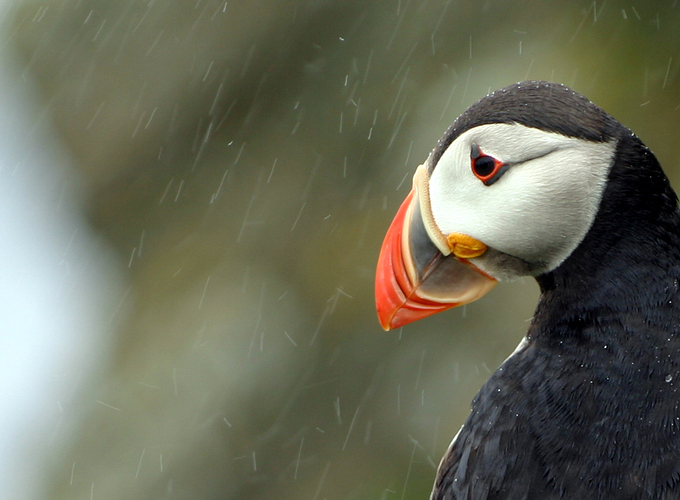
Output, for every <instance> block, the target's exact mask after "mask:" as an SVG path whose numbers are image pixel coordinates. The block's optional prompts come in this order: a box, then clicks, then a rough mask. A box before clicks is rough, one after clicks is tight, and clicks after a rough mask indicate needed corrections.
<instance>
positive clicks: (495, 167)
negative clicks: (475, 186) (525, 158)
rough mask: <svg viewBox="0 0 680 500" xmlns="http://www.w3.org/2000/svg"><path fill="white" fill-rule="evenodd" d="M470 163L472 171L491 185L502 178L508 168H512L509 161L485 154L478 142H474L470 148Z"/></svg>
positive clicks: (485, 183)
mask: <svg viewBox="0 0 680 500" xmlns="http://www.w3.org/2000/svg"><path fill="white" fill-rule="evenodd" d="M470 163H471V167H472V173H473V174H474V175H475V177H477V178H478V179H479V180H480V181H482V182H483V183H484V185H485V186H491V185H492V184H493V183H494V182H496V181H497V180H498V179H500V178H501V176H502V175H503V174H504V173H505V172H506V171H507V170H508V168H510V165H508V164H507V163H503V162H502V161H500V160H497V159H496V158H494V157H493V156H489V155H486V154H484V153H483V152H482V150H481V149H480V148H479V146H477V145H476V144H473V145H472V148H471V150H470Z"/></svg>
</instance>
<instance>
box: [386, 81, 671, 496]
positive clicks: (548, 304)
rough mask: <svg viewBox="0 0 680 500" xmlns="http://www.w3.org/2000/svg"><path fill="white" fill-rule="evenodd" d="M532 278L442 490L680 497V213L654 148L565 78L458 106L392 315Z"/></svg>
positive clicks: (425, 167) (396, 224)
mask: <svg viewBox="0 0 680 500" xmlns="http://www.w3.org/2000/svg"><path fill="white" fill-rule="evenodd" d="M523 276H530V277H533V278H534V279H535V280H536V281H537V282H538V285H539V288H540V298H539V301H538V305H537V306H536V310H535V314H534V316H533V318H532V320H531V322H530V324H529V327H528V330H527V333H526V336H525V337H524V338H523V339H522V341H521V342H520V344H519V345H518V346H517V348H516V350H515V351H514V352H513V353H512V354H511V355H510V356H509V357H508V358H507V359H506V360H505V361H504V362H503V363H502V364H501V366H500V367H499V368H498V369H497V370H496V371H495V372H494V373H493V374H492V376H491V377H490V378H489V380H488V381H487V382H486V383H485V384H484V386H483V387H482V389H481V390H480V391H479V393H478V394H477V396H476V397H475V398H474V400H473V401H472V404H471V412H470V414H469V416H468V418H467V420H466V421H465V422H464V424H463V426H462V428H461V429H460V431H459V432H458V434H457V435H456V436H455V437H454V438H453V441H452V443H451V445H450V446H449V448H448V451H447V452H446V454H445V456H444V457H443V458H442V460H441V463H440V465H439V468H438V471H437V474H436V479H435V482H434V488H433V491H432V495H431V499H432V500H553V499H578V500H599V499H607V500H609V499H616V500H647V499H650V500H651V499H655V500H662V499H663V500H670V499H679V498H680V393H679V392H678V389H679V388H680V212H679V210H678V199H677V196H676V194H675V192H674V191H673V189H672V188H671V185H670V182H669V180H668V178H667V177H666V175H665V174H664V172H663V170H662V168H661V166H660V164H659V162H658V161H657V159H656V157H655V156H654V154H653V153H652V152H651V151H650V150H649V149H648V148H647V146H645V144H643V142H642V141H641V140H640V139H639V138H638V137H637V136H636V135H635V134H634V133H633V132H631V130H629V129H628V128H627V127H625V126H624V125H622V124H621V123H620V122H619V121H617V120H616V119H615V118H613V117H612V116H611V115H609V114H608V113H607V112H605V111H604V110H602V109H601V108H600V107H598V106H597V105H595V104H594V103H593V102H591V101H590V100H589V99H587V98H586V97H584V96H583V95H581V94H579V93H577V92H575V91H573V90H571V89H569V88H567V87H566V86H563V85H561V84H557V83H552V82H544V81H528V82H520V83H516V84H514V85H510V86H508V87H506V88H503V89H501V90H497V91H495V92H493V93H491V94H489V95H487V96H486V97H484V98H482V99H481V100H479V101H478V102H476V103H475V104H473V105H472V106H471V107H470V108H468V109H467V110H466V111H465V112H463V114H461V115H460V116H459V117H458V118H457V119H456V120H455V121H454V123H453V125H451V126H450V127H449V128H448V130H447V131H446V132H445V134H444V136H443V137H442V138H441V139H440V140H439V141H438V142H437V144H436V146H435V148H434V149H433V150H432V151H431V153H430V154H429V156H428V158H427V160H426V161H425V163H423V164H422V165H420V166H419V167H418V168H417V169H416V171H415V174H414V176H413V188H412V189H411V191H410V193H409V194H408V196H407V197H406V199H405V201H404V202H403V203H402V205H401V206H400V208H399V210H398V211H397V214H396V216H395V217H394V220H393V222H392V223H391V225H390V227H389V229H388V231H387V234H386V236H385V239H384V242H383V244H382V248H381V250H380V254H379V258H378V264H377V271H376V282H375V292H376V305H377V311H378V318H379V320H380V323H381V325H382V327H383V328H384V329H386V330H389V329H394V328H399V327H401V326H403V325H406V324H408V323H411V322H414V321H417V320H419V319H422V318H425V317H428V316H430V315H432V314H435V313H438V312H442V311H445V310H447V309H450V308H452V307H456V306H460V305H463V304H467V303H470V302H472V301H475V300H477V299H479V298H480V297H482V296H483V295H485V294H486V293H487V292H489V291H490V290H491V289H492V288H493V287H494V286H495V285H496V284H497V283H498V282H505V281H510V280H513V279H517V278H519V277H523Z"/></svg>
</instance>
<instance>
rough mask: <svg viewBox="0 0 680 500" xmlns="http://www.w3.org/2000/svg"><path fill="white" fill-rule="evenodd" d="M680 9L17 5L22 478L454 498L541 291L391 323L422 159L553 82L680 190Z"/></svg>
mask: <svg viewBox="0 0 680 500" xmlns="http://www.w3.org/2000/svg"><path fill="white" fill-rule="evenodd" d="M677 4H678V2H677V0H674V1H670V0H667V1H649V0H645V1H644V2H643V1H641V0H638V1H633V2H630V1H625V2H622V1H618V0H605V1H602V2H593V1H585V0H573V1H557V0H552V1H544V0H540V1H539V0H510V1H505V0H503V1H501V0H486V1H453V0H344V1H341V0H229V1H224V0H178V1H168V0H145V1H139V0H52V1H49V0H48V1H31V0H26V1H18V2H9V1H6V2H4V3H3V5H2V6H1V7H0V13H1V17H0V64H1V69H0V88H1V89H2V94H0V96H1V98H0V101H2V102H0V111H1V112H0V129H1V130H2V131H3V133H2V134H1V135H2V138H1V140H0V145H2V149H1V150H0V243H1V245H0V247H1V248H0V252H1V254H0V255H2V259H0V261H2V262H1V264H0V275H2V277H3V278H2V287H1V288H2V290H0V294H1V295H2V297H3V300H2V305H0V313H1V314H2V317H3V326H2V328H1V329H0V351H1V352H0V359H2V360H3V362H2V364H1V366H0V391H1V394H2V398H1V401H2V407H1V409H0V422H2V423H3V425H2V431H0V448H1V449H0V469H2V471H3V472H2V473H0V479H2V481H1V482H2V485H3V486H0V496H2V497H3V498H27V499H43V498H50V499H52V498H53V499H253V500H256V499H272V498H276V499H284V500H287V499H291V500H292V499H296V500H297V499H309V500H323V499H328V500H331V499H383V500H391V499H423V498H428V495H429V491H430V488H431V484H432V481H433V478H434V473H435V470H436V466H437V464H438V461H439V459H440V457H441V456H442V455H443V453H444V452H445V450H446V448H447V446H448V444H449V442H450V440H451V438H452V437H453V436H454V434H455V433H456V432H457V430H458V428H459V427H460V425H461V423H462V422H463V420H464V419H465V417H466V415H467V413H468V411H469V403H470V400H471V399H472V397H473V396H474V394H475V393H476V391H477V390H478V389H479V387H480V386H481V384H482V383H483V382H484V380H486V378H488V376H489V374H490V373H491V372H492V371H493V370H494V369H495V368H496V367H497V366H498V365H499V364H500V363H501V362H502V361H503V360H504V359H505V357H507V356H508V354H509V353H510V352H512V350H513V348H514V347H515V345H516V344H517V343H518V342H519V340H520V339H521V337H522V336H523V333H524V331H525V330H526V327H527V320H528V318H530V317H531V314H532V311H533V307H534V306H535V303H536V299H537V296H538V291H537V287H536V285H535V283H534V282H533V280H530V279H526V280H520V281H517V282H514V283H509V284H502V285H500V286H498V287H497V288H496V289H495V290H494V291H493V292H492V293H490V294H489V295H488V296H486V297H485V298H483V299H482V300H480V301H479V302H477V303H474V304H470V305H468V306H467V307H464V308H460V309H456V310H452V311H449V312H447V313H445V314H441V315H439V316H435V317H432V318H430V319H427V320H424V321H422V322H419V323H417V324H414V325H410V326H407V327H405V328H403V329H400V330H398V331H392V332H387V333H385V332H383V331H382V330H381V329H380V326H379V325H378V322H377V319H376V317H375V312H374V299H373V273H374V267H375V264H376V260H377V255H378V251H379V248H380V244H381V241H382V237H383V235H384V233H385V230H386V229H387V227H388V225H389V222H390V221H391V219H392V216H393V215H394V213H395V211H396V209H397V207H398V206H399V204H400V203H401V201H402V199H403V198H404V196H405V195H406V194H407V193H408V191H409V189H410V183H411V175H412V173H413V171H414V170H415V167H416V166H417V165H418V164H419V163H421V162H422V161H424V160H425V158H426V157H427V154H428V152H429V151H430V149H431V148H432V147H433V146H434V144H435V142H436V140H437V139H438V138H439V137H440V136H441V135H442V133H443V132H444V130H445V129H446V128H447V127H448V125H449V124H450V123H451V122H452V121H453V120H454V119H455V117H456V116H457V115H458V114H459V113H461V112H462V111H463V110H464V109H465V108H466V107H467V106H469V105H470V104H472V103H473V102H474V101H476V100H477V99H479V98H480V97H482V96H484V95H485V94H486V93H487V92H489V91H491V90H494V89H496V88H500V87H502V86H505V85H508V84H510V83H513V82H516V81H520V80H525V79H546V80H553V81H558V82H562V83H565V84H567V85H569V86H571V87H573V88H574V89H576V90H578V91H580V92H581V93H584V94H585V95H587V96H588V97H589V98H590V99H592V100H593V101H595V102H596V103H597V104H599V105H600V106H602V107H603V108H605V109H606V110H607V111H609V112H610V113H611V114H613V115H614V116H615V117H617V118H618V119H619V120H620V121H622V122H623V123H624V124H625V125H627V126H629V127H630V128H632V129H633V130H634V131H635V132H636V133H637V134H638V135H639V136H640V137H641V138H642V139H643V141H644V142H645V143H646V144H647V145H648V146H650V147H651V148H652V150H653V151H654V152H655V153H656V154H657V156H658V157H659V159H660V161H661V163H662V165H664V166H665V169H666V171H667V172H668V174H669V176H670V178H671V181H672V182H673V183H674V184H675V185H676V186H680V178H679V176H680V162H679V160H678V155H677V145H678V139H679V138H680V128H679V127H678V125H677V124H678V119H679V118H680V93H679V91H680V81H679V79H678V72H679V71H680V6H678V5H677ZM2 488H4V489H2Z"/></svg>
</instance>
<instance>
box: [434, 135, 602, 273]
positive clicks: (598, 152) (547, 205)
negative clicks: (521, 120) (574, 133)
mask: <svg viewBox="0 0 680 500" xmlns="http://www.w3.org/2000/svg"><path fill="white" fill-rule="evenodd" d="M473 142H474V143H475V144H477V145H479V146H480V148H481V149H482V151H484V153H485V154H489V155H492V156H494V157H496V158H498V159H499V160H501V161H507V162H510V163H513V162H516V161H523V162H522V163H519V164H516V165H513V166H511V167H510V169H509V170H508V171H507V172H506V173H505V174H504V175H503V176H502V177H501V178H500V179H499V180H498V181H497V182H496V183H494V184H492V185H491V186H485V185H484V184H483V183H482V182H481V181H480V180H479V179H477V178H476V177H475V176H474V174H473V173H472V170H471V162H470V146H471V144H472V143H473ZM613 152H614V144H612V143H594V142H587V141H582V140H579V139H574V138H568V137H564V136H561V135H559V134H553V133H548V132H543V131H540V130H538V129H529V128H527V127H523V126H521V125H506V124H494V125H484V126H481V127H477V128H475V129H472V130H469V131H467V132H466V133H464V134H462V135H461V136H460V137H459V138H457V139H456V141H454V143H453V144H452V145H451V146H450V147H449V148H448V149H447V150H446V151H445V153H444V155H442V157H441V159H440V160H439V162H438V163H437V166H436V168H435V169H434V171H433V173H432V177H431V178H430V183H429V185H430V197H431V203H432V212H433V215H434V219H435V221H436V223H437V225H438V226H439V228H440V230H441V231H442V232H443V233H444V234H449V233H453V232H461V233H464V234H468V235H470V236H472V237H473V238H476V239H478V240H480V241H482V242H484V243H485V244H487V245H488V246H489V247H491V248H494V249H496V250H499V251H501V252H503V253H507V254H509V255H511V256H514V257H518V258H521V259H523V260H525V261H527V262H531V263H538V262H541V263H545V264H546V265H547V267H550V268H554V267H556V266H557V265H559V264H560V263H561V262H562V261H563V260H564V259H565V258H566V257H567V256H568V255H569V254H570V253H571V252H572V251H573V250H574V249H575V248H576V246H578V244H579V243H580V242H581V240H582V239H583V237H584V236H585V234H586V233H587V232H588V229H590V226H591V224H592V222H593V219H594V218H595V214H596V213H597V210H598V207H599V202H600V199H601V196H602V192H603V190H604V185H605V183H606V178H607V174H608V172H609V167H610V164H611V159H612V156H613ZM546 153H547V154H546ZM527 155H528V156H527ZM541 155H544V156H541ZM536 156H540V157H536ZM532 157H533V158H534V159H533V160H527V161H524V160H526V159H527V158H532ZM480 260H483V257H482V258H480Z"/></svg>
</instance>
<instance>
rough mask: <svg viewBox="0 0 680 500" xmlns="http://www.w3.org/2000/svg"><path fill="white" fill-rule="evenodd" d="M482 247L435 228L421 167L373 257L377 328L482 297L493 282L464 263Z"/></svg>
mask: <svg viewBox="0 0 680 500" xmlns="http://www.w3.org/2000/svg"><path fill="white" fill-rule="evenodd" d="M486 249H487V248H486V245H484V244H483V243H481V242H479V241H477V240H475V239H473V238H471V237H470V236H467V235H462V234H459V233H454V234H451V235H447V236H445V235H443V234H442V233H441V232H440V231H439V230H438V229H437V226H436V224H435V223H434V217H433V216H432V212H431V209H430V206H429V193H428V191H427V173H426V171H425V168H424V166H422V165H421V166H420V167H419V168H418V171H417V172H416V175H415V176H414V186H413V189H412V190H411V192H410V193H409V194H408V196H407V197H406V199H405V200H404V202H403V203H402V204H401V207H399V210H398V212H397V215H396V216H395V217H394V220H393V221H392V224H391V225H390V228H389V229H388V230H387V235H386V236H385V240H384V241H383V244H382V248H381V250H380V256H379V257H378V267H377V270H376V277H375V300H376V307H377V310H378V319H379V320H380V324H381V325H382V327H383V328H384V329H385V330H390V329H393V328H399V327H400V326H403V325H406V324H408V323H412V322H413V321H417V320H419V319H422V318H426V317H428V316H431V315H433V314H436V313H438V312H441V311H445V310H447V309H450V308H452V307H456V306H461V305H464V304H468V303H470V302H473V301H475V300H477V299H479V298H480V297H482V296H483V295H485V294H486V293H487V292H488V291H489V290H491V289H492V288H493V287H494V286H495V285H496V280H495V279H494V278H492V277H490V276H488V275H487V274H485V273H484V272H483V271H481V270H480V269H479V268H478V267H477V266H475V265H474V264H473V263H472V262H471V261H470V260H469V259H470V258H474V257H476V256H479V255H481V254H483V253H484V252H485V251H486Z"/></svg>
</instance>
